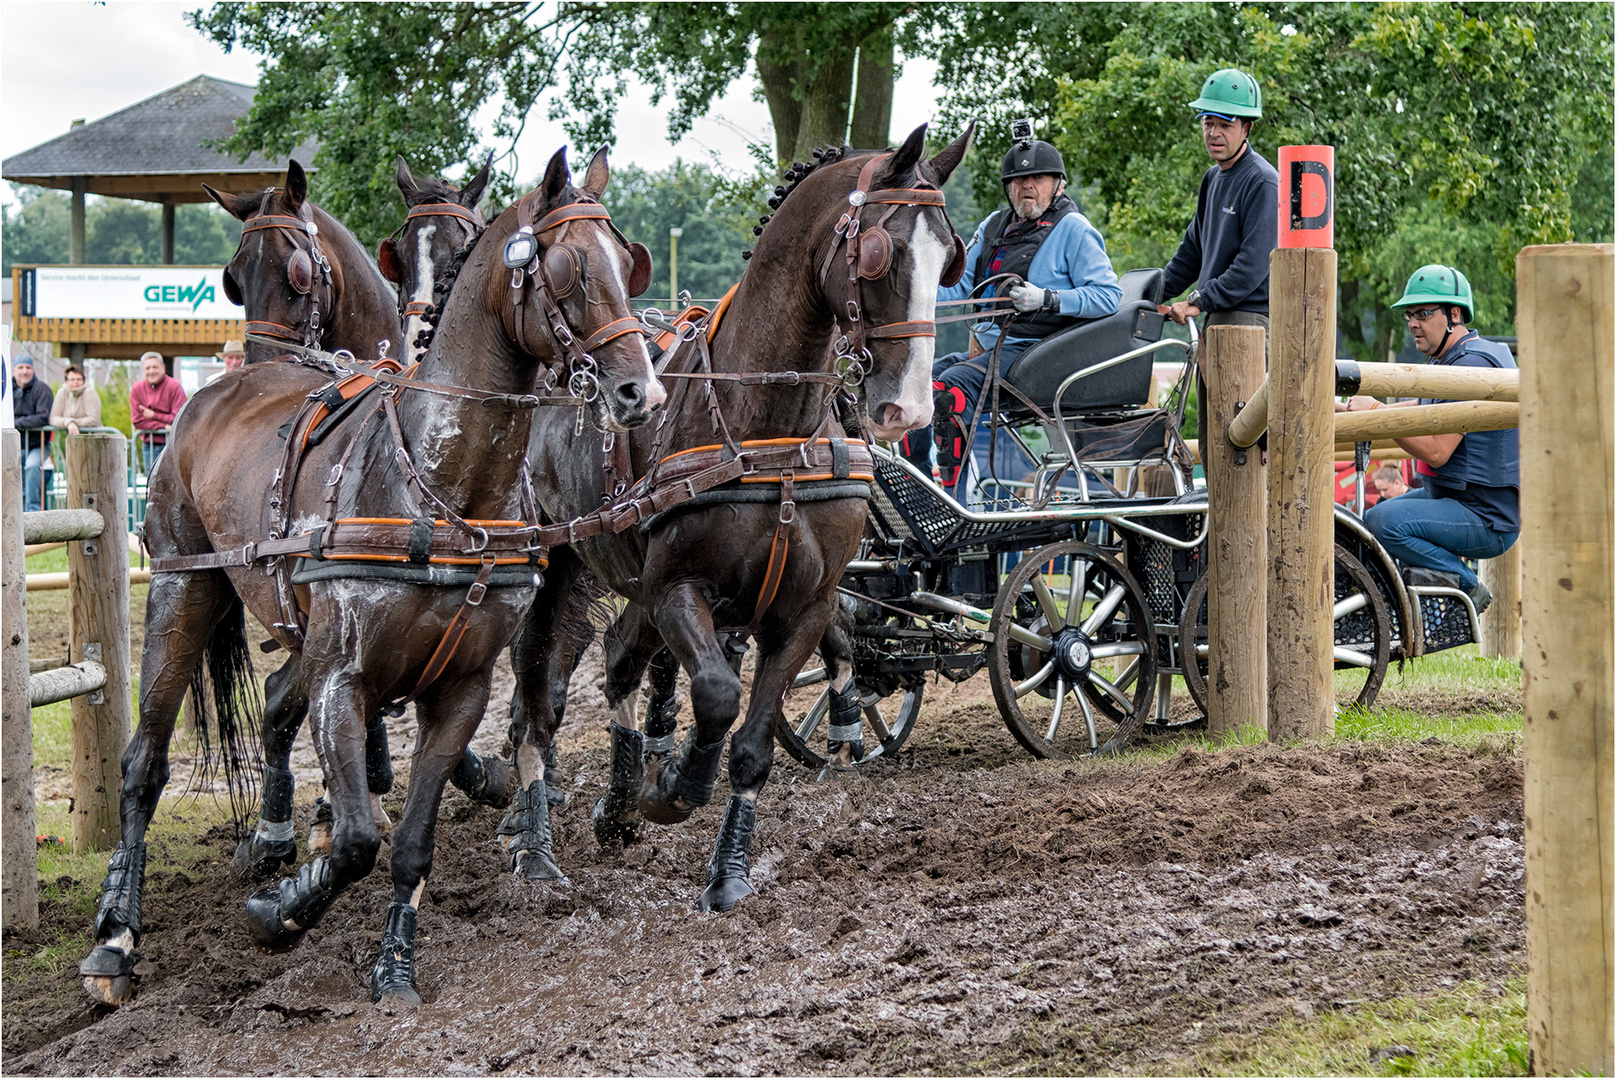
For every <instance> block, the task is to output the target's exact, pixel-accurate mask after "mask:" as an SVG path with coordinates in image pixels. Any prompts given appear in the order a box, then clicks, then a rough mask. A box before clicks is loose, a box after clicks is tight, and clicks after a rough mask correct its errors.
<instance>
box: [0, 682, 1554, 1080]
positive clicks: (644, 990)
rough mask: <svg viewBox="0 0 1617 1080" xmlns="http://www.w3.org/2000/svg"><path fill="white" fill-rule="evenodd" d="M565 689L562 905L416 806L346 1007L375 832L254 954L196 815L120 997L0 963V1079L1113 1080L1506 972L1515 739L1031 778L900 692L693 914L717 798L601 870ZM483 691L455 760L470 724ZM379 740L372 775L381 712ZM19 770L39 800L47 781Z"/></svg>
mask: <svg viewBox="0 0 1617 1080" xmlns="http://www.w3.org/2000/svg"><path fill="white" fill-rule="evenodd" d="M270 659H271V661H272V660H273V658H270ZM597 673H598V661H597V660H594V659H589V660H587V662H586V665H585V667H584V669H583V677H582V678H581V680H580V683H581V684H582V688H581V689H580V690H579V691H578V692H577V693H576V694H575V697H574V701H573V703H572V705H571V707H570V710H569V718H568V723H567V726H566V730H565V731H564V741H563V744H562V745H563V753H562V766H563V773H564V774H565V775H566V776H568V777H569V778H570V783H571V797H570V798H569V800H568V803H567V805H566V807H565V808H564V809H562V810H561V811H559V812H558V813H557V814H556V815H555V818H554V821H555V825H556V829H557V836H558V845H559V861H560V863H561V865H562V867H563V869H564V870H565V872H566V873H567V874H568V876H569V877H570V879H571V883H570V884H569V885H567V886H556V885H534V884H530V883H527V882H523V881H520V880H517V879H515V878H514V877H512V876H511V875H510V874H508V873H505V872H504V867H505V860H504V856H503V853H502V850H501V848H500V847H499V846H498V845H497V844H496V842H495V841H494V840H493V839H492V833H493V830H494V826H495V824H496V822H497V820H498V817H499V812H498V811H494V810H490V809H487V808H483V807H474V806H473V805H471V804H470V803H468V802H467V800H466V799H465V798H464V796H462V795H460V793H458V792H454V791H451V792H450V793H449V794H448V795H447V796H446V799H445V808H444V813H443V818H442V824H441V826H440V829H439V833H438V844H437V853H436V859H437V863H436V867H435V869H434V872H433V875H432V878H431V880H430V882H429V884H428V887H427V894H426V899H425V902H424V903H423V905H422V912H421V919H420V934H419V938H418V951H417V960H418V972H419V978H420V983H421V990H422V992H423V995H424V997H425V998H426V1004H425V1005H423V1006H422V1007H421V1008H419V1009H416V1010H414V1011H406V1012H399V1013H394V1012H387V1011H382V1010H378V1009H376V1008H373V1007H372V1005H371V1004H370V999H369V992H368V978H369V972H370V967H371V964H372V963H373V961H374V958H375V952H376V947H377V942H378V940H379V937H380V932H381V923H382V918H383V912H384V909H385V906H386V904H387V902H388V900H389V899H390V894H391V889H390V886H389V884H388V878H387V874H386V866H387V863H386V852H387V849H386V848H384V849H383V852H384V854H383V859H382V861H381V863H380V864H379V866H378V869H377V872H376V873H374V874H373V875H372V876H371V877H370V878H368V879H367V880H366V881H365V882H364V883H362V884H361V885H360V886H358V887H356V888H355V889H353V890H352V891H350V892H349V893H348V894H347V895H345V896H344V897H343V898H341V899H340V900H339V901H338V902H337V904H336V905H335V907H334V908H333V909H332V911H331V912H330V914H329V915H327V917H326V918H325V920H324V922H323V923H322V924H321V925H320V926H319V927H317V928H316V929H314V930H312V931H311V932H310V933H309V934H308V935H307V937H306V938H305V940H304V941H303V942H302V944H301V945H299V946H298V947H297V948H296V949H294V950H292V951H289V952H285V953H280V954H270V953H267V952H264V951H262V950H260V949H258V948H256V947H255V946H253V945H252V944H251V942H250V940H249V938H248V935H247V932H246V930H245V927H244V925H243V922H242V918H241V901H242V899H243V897H244V896H245V894H246V892H247V891H248V888H249V887H248V886H247V885H246V884H244V883H242V882H240V881H238V880H237V879H235V878H233V877H232V875H231V873H230V871H229V868H228V859H229V856H230V853H231V851H232V850H233V846H234V842H233V840H232V838H231V836H230V834H229V831H228V829H226V828H218V829H215V830H214V831H213V832H212V833H211V834H209V836H208V838H207V842H208V845H209V846H210V847H211V849H212V855H211V857H210V858H207V859H203V860H198V861H195V862H193V863H191V864H189V865H186V866H183V867H181V868H179V869H181V870H183V872H176V870H174V869H169V870H158V871H157V872H155V873H153V874H152V875H151V876H150V878H149V881H148V888H147V892H146V900H145V909H144V910H145V921H146V938H145V941H144V943H143V951H144V953H145V955H146V956H147V958H148V959H149V960H150V961H151V963H152V965H153V970H152V972H151V973H150V974H149V975H147V976H146V977H145V978H144V979H143V980H142V983H141V985H140V989H139V994H138V996H137V998H136V1000H135V1001H134V1003H133V1004H131V1005H129V1006H126V1007H125V1008H123V1009H121V1010H117V1011H112V1010H107V1009H103V1008H98V1007H92V1006H91V1005H89V1004H88V1002H87V1000H86V999H84V998H83V997H82V995H81V994H80V993H79V991H78V989H77V985H76V984H77V977H76V974H75V973H74V972H72V971H71V970H67V971H63V972H62V973H60V974H58V975H39V974H35V975H27V976H22V977H13V976H12V974H11V973H10V972H8V973H7V980H6V984H5V1003H4V1010H3V1027H4V1030H3V1050H4V1059H3V1071H4V1072H6V1073H14V1074H62V1073H70V1074H98V1075H108V1074H137V1075H150V1074H163V1075H170V1074H242V1073H251V1074H270V1073H285V1074H304V1073H347V1074H421V1073H424V1074H454V1075H459V1074H478V1075H481V1074H516V1073H630V1072H634V1073H663V1074H666V1073H681V1074H689V1073H719V1074H736V1075H748V1074H779V1073H796V1074H801V1073H828V1074H869V1073H877V1074H891V1073H947V1074H961V1073H1027V1072H1033V1073H1048V1072H1081V1073H1091V1072H1145V1071H1152V1070H1154V1069H1155V1070H1161V1069H1163V1068H1167V1067H1169V1066H1170V1063H1177V1064H1178V1065H1180V1066H1181V1067H1182V1066H1183V1064H1184V1063H1185V1062H1186V1060H1187V1056H1188V1055H1191V1054H1194V1053H1195V1051H1196V1049H1197V1047H1198V1045H1199V1044H1201V1043H1202V1042H1203V1041H1205V1040H1209V1039H1212V1038H1215V1037H1218V1036H1221V1035H1225V1034H1228V1033H1232V1032H1250V1031H1255V1030H1259V1029H1262V1028H1264V1027H1267V1026H1269V1025H1271V1024H1274V1023H1276V1022H1277V1021H1281V1020H1286V1019H1292V1018H1307V1017H1309V1016H1310V1015H1313V1014H1315V1013H1319V1012H1323V1011H1326V1010H1332V1009H1341V1008H1345V1007H1350V1006H1351V1005H1353V1004H1355V1003H1358V1002H1362V1001H1373V1000H1377V999H1381V998H1385V997H1390V996H1394V995H1407V994H1420V993H1428V992H1433V991H1439V990H1441V989H1443V988H1445V987H1450V986H1453V985H1455V984H1456V983H1458V982H1459V981H1461V980H1465V979H1479V980H1482V981H1484V982H1486V983H1489V984H1494V985H1497V984H1499V983H1502V982H1503V981H1504V980H1506V979H1509V978H1511V977H1514V976H1517V975H1519V974H1520V973H1521V971H1522V970H1523V968H1524V966H1525V954H1524V929H1523V897H1522V866H1523V863H1522V773H1521V763H1520V754H1519V751H1518V750H1514V749H1510V748H1500V747H1495V748H1492V749H1484V750H1469V749H1462V748H1457V747H1454V746H1451V745H1445V744H1442V743H1439V742H1437V741H1436V740H1428V743H1427V744H1415V745H1407V744H1403V745H1390V744H1384V743H1376V744H1361V743H1339V744H1331V745H1327V746H1301V747H1291V748H1280V747H1274V746H1262V747H1250V748H1235V749H1229V750H1224V751H1221V752H1218V753H1206V752H1203V751H1200V750H1197V749H1193V748H1184V749H1181V750H1179V751H1178V752H1177V753H1176V754H1175V755H1173V756H1171V757H1169V758H1168V760H1167V761H1166V762H1163V763H1157V764H1124V765H1119V764H1096V763H1087V762H1086V763H1070V762H1069V763H1059V762H1035V761H1032V760H1031V759H1029V758H1028V756H1027V755H1026V754H1025V753H1024V752H1023V751H1022V750H1021V749H1020V748H1019V747H1018V746H1017V745H1016V744H1015V743H1014V741H1013V740H1012V739H1011V736H1010V735H1009V733H1008V732H1007V731H1006V730H1005V728H1004V726H1003V724H1002V723H1001V722H1000V720H999V717H998V714H997V712H996V711H995V709H994V706H993V702H992V699H991V697H990V695H989V691H988V685H987V679H986V677H983V676H979V677H978V678H977V679H974V680H972V681H971V682H969V683H966V684H964V685H962V686H960V687H950V686H948V685H947V684H945V685H943V686H941V687H929V688H928V695H927V702H928V704H927V708H926V712H925V713H924V714H923V716H922V719H921V720H920V722H919V723H918V725H917V730H916V733H915V735H914V736H913V737H912V738H911V740H910V742H909V744H908V745H907V746H906V748H905V749H904V750H903V751H902V752H901V753H900V754H899V755H897V757H896V758H895V759H894V760H891V761H883V762H881V763H879V764H877V765H875V766H874V767H870V768H867V769H866V771H865V772H864V773H863V774H862V775H859V776H851V777H839V778H834V779H831V780H827V781H824V782H820V781H818V780H817V779H816V777H815V775H814V774H813V773H810V772H809V771H807V770H805V769H803V768H801V767H799V766H797V765H796V764H795V763H793V762H791V761H790V760H789V759H787V758H786V757H785V755H784V754H778V755H777V766H776V769H775V772H774V775H773V777H772V779H771V781H770V784H769V786H768V787H767V788H766V789H765V793H764V796H763V798H762V799H761V800H760V812H759V818H758V830H757V833H756V835H755V836H754V839H753V846H752V852H753V861H754V870H753V882H754V884H755V885H756V886H757V888H758V893H757V895H755V896H753V897H750V898H749V899H748V900H746V901H744V902H743V903H742V904H741V905H740V907H739V908H738V909H737V910H736V911H735V912H733V913H731V914H728V915H708V914H701V913H698V912H696V911H694V910H693V909H692V901H693V899H694V898H695V896H696V894H697V893H698V892H699V891H700V890H701V888H702V886H703V884H704V882H705V877H704V869H703V868H704V866H705V863H706V861H707V857H708V855H709V853H710V851H711V848H712V843H713V837H714V834H715V831H716V829H717V825H718V818H719V814H720V813H721V811H722V807H723V802H724V799H725V797H726V795H727V790H726V788H725V786H724V784H723V783H722V782H721V785H720V790H719V792H718V795H717V796H716V797H715V800H714V804H713V805H712V806H710V807H708V808H705V809H703V810H701V811H698V812H697V813H696V814H695V815H694V816H693V817H692V818H691V820H690V821H688V822H686V823H685V824H683V825H680V826H674V827H668V828H658V827H648V834H647V838H646V841H645V842H644V843H642V844H640V845H638V846H635V847H632V848H630V849H628V850H627V851H603V850H601V849H600V848H598V847H597V845H596V843H595V840H594V838H593V836H592V834H591V833H590V830H589V820H588V816H589V808H590V805H591V804H592V803H593V801H594V799H595V797H596V795H597V794H598V793H599V791H600V789H601V786H602V783H603V781H604V778H605V771H606V741H605V737H604V732H603V730H602V729H603V727H604V724H605V709H604V701H603V700H602V699H601V697H600V694H599V691H598V689H596V682H597V680H598V674H597ZM508 678H509V676H508V675H504V676H502V677H501V680H500V682H501V685H500V686H499V687H498V688H497V690H496V695H495V698H496V704H495V705H493V706H491V708H490V714H489V718H488V719H486V720H485V723H484V727H483V729H482V731H481V732H480V733H479V745H480V746H481V747H482V748H483V749H485V750H493V749H496V748H497V747H498V745H499V742H500V740H501V738H502V737H503V727H504V725H503V721H501V720H498V719H497V718H496V715H495V714H496V713H502V714H503V700H504V697H505V694H506V689H505V688H506V687H508V686H509V682H508ZM1389 682H1392V680H1389ZM1387 693H1388V694H1390V695H1396V693H1397V688H1396V685H1393V686H1390V687H1389V690H1388V691H1387ZM1465 704H1466V703H1465V702H1453V703H1446V705H1447V706H1448V707H1449V708H1454V707H1455V706H1456V705H1458V706H1459V707H1464V705H1465ZM1500 704H1501V703H1498V702H1494V701H1491V700H1490V701H1479V702H1477V703H1475V707H1477V708H1495V707H1498V706H1499V705H1500ZM392 734H393V752H394V755H395V757H396V758H398V759H399V762H398V764H399V765H400V767H401V769H402V767H403V766H405V765H406V764H407V760H406V759H407V755H408V752H409V749H410V737H411V731H410V730H409V725H408V724H407V723H405V722H402V721H401V722H397V723H395V725H394V727H393V732H392ZM298 760H299V770H298V771H299V774H300V785H301V786H300V792H299V804H300V813H299V826H300V830H302V829H303V828H304V827H306V825H307V819H308V816H309V812H310V807H309V801H310V800H312V798H313V792H314V787H315V785H314V784H313V783H310V782H307V781H311V780H312V779H313V778H314V777H315V776H317V775H318V770H317V767H316V766H315V765H314V764H313V755H312V753H310V752H309V751H308V749H307V737H306V735H305V736H303V737H302V738H301V739H300V746H299V758H298ZM177 772H180V773H182V774H183V770H177ZM178 778H179V777H177V779H178ZM39 779H40V785H39V786H40V788H41V790H42V794H43V793H45V792H46V789H48V788H49V787H50V785H51V784H52V783H53V782H54V780H53V778H51V777H49V776H41V777H40V778H39ZM401 779H402V776H401ZM395 791H396V793H395V795H394V796H393V797H392V798H391V799H390V800H389V805H390V809H393V810H395V811H396V809H397V805H398V802H399V799H400V797H401V795H402V786H400V787H398V788H396V789H395ZM163 858H164V853H163V851H162V850H161V849H159V850H157V851H154V852H153V864H154V865H156V863H157V862H159V861H160V860H162V859H163ZM41 917H42V921H43V926H42V928H41V930H40V931H39V932H38V933H37V934H35V933H32V932H11V931H7V933H6V935H5V942H4V944H5V949H6V953H7V956H8V957H11V956H15V955H18V954H17V953H16V952H14V950H25V949H27V948H28V947H29V946H30V945H31V944H33V943H35V942H44V941H47V940H50V939H51V938H52V937H53V936H54V935H55V934H56V933H58V932H61V931H62V930H63V929H66V930H69V931H72V932H74V933H79V934H86V933H87V931H86V924H87V921H88V920H87V916H86V914H85V913H84V912H82V911H80V912H70V911H66V910H63V909H62V907H61V905H52V904H50V903H46V904H45V905H44V906H43V909H42V912H41ZM87 945H88V940H87V939H86V946H87ZM1366 1067H1367V1068H1368V1067H1369V1066H1368V1064H1367V1066H1366ZM1175 1071H1177V1070H1175Z"/></svg>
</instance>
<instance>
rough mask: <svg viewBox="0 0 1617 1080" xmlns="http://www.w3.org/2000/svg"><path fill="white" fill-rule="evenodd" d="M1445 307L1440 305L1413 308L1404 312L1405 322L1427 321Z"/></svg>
mask: <svg viewBox="0 0 1617 1080" xmlns="http://www.w3.org/2000/svg"><path fill="white" fill-rule="evenodd" d="M1442 310H1443V309H1442V308H1440V307H1428V308H1411V309H1409V310H1408V311H1405V312H1404V321H1405V322H1425V321H1426V320H1427V319H1430V318H1431V317H1432V316H1433V315H1436V314H1437V313H1438V312H1440V311H1442Z"/></svg>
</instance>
